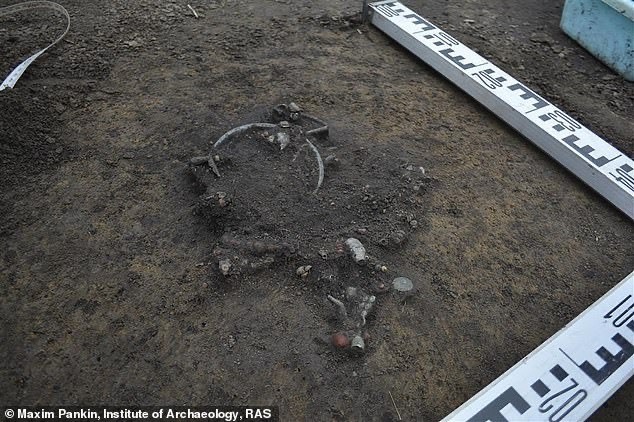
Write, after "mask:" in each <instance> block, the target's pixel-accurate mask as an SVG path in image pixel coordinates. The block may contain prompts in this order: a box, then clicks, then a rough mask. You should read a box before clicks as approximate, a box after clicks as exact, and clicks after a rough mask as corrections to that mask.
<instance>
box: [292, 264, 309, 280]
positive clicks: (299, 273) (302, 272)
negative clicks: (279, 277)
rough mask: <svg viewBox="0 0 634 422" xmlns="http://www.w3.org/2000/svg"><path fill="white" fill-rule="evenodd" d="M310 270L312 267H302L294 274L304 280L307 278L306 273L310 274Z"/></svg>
mask: <svg viewBox="0 0 634 422" xmlns="http://www.w3.org/2000/svg"><path fill="white" fill-rule="evenodd" d="M312 268H313V266H312V265H302V266H301V267H299V268H298V269H297V270H296V271H295V273H296V274H297V276H298V277H301V278H306V277H308V273H310V270H311V269H312Z"/></svg>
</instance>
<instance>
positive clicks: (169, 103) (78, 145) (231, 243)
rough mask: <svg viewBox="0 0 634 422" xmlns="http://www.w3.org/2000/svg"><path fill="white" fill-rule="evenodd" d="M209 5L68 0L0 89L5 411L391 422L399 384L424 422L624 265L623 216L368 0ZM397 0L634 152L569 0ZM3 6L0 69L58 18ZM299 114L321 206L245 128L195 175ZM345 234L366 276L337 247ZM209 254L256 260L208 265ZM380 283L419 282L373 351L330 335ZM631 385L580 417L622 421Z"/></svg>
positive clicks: (301, 166) (384, 318) (624, 97)
mask: <svg viewBox="0 0 634 422" xmlns="http://www.w3.org/2000/svg"><path fill="white" fill-rule="evenodd" d="M201 3H202V4H195V3H191V2H190V4H191V5H192V6H193V7H194V8H195V9H196V11H197V12H198V13H199V14H200V15H201V17H200V18H199V19H196V18H194V17H193V16H192V13H191V12H190V11H189V9H188V8H187V6H186V2H177V1H163V2H151V1H147V0H134V1H122V0H115V1H109V2H98V1H93V0H88V1H87V0H83V1H78V0H72V1H63V2H62V4H63V5H64V6H65V7H66V8H67V9H68V11H69V12H70V14H71V17H72V24H71V31H70V32H69V34H68V36H67V37H66V38H65V40H63V41H62V42H61V43H60V44H59V45H57V46H55V47H54V48H53V49H52V50H51V51H50V52H48V53H46V54H45V55H43V56H42V57H40V58H39V59H38V60H37V61H36V62H35V63H34V64H33V65H32V66H31V67H30V68H29V70H28V71H27V72H26V73H25V75H24V76H23V78H22V79H21V80H20V81H19V82H18V84H17V85H16V87H15V89H13V90H5V91H2V92H0V133H1V134H2V135H1V137H0V163H1V165H0V180H1V182H2V183H1V187H0V198H1V199H0V216H1V218H0V318H1V322H2V327H3V328H2V330H1V332H0V344H1V347H0V359H1V360H2V365H1V366H0V403H3V404H18V403H19V404H24V405H27V404H33V405H55V404H65V405H69V404H80V403H89V404H95V405H98V404H122V405H123V404H127V405H165V404H174V405H175V404H183V405H204V404H236V405H238V404H252V405H255V404H275V405H278V406H280V411H281V414H282V418H283V420H396V419H397V415H396V412H395V410H394V406H393V405H392V402H391V399H390V396H389V394H388V391H389V392H391V393H392V395H393V397H394V400H395V402H396V403H397V405H398V407H399V410H400V413H401V415H402V416H403V419H404V420H438V419H440V418H442V417H443V416H445V415H447V414H448V413H449V412H451V411H452V410H453V409H454V408H456V407H457V406H459V405H460V404H461V403H463V402H464V401H465V400H467V399H468V398H470V397H471V396H472V395H474V394H475V393H476V392H478V391H479V390H480V389H481V388H483V387H484V386H486V385H487V384H488V383H489V382H491V381H492V380H494V379H495V378H496V377H497V376H499V375H500V374H501V373H503V372H504V371H505V370H506V369H507V368H509V367H510V366H512V365H513V364H514V363H515V362H517V361H518V360H519V359H521V358H522V357H524V356H525V355H526V354H528V353H529V352H530V351H532V350H533V349H534V348H535V347H537V346H538V345H539V344H541V343H542V342H543V341H544V340H546V339H547V338H548V337H550V336H551V335H552V334H554V333H555V332H556V331H557V330H558V329H559V328H561V327H562V326H563V325H564V324H566V323H567V322H568V321H570V320H571V319H572V318H574V317H575V316H576V315H578V314H579V313H580V312H581V311H583V310H584V309H585V308H586V307H588V306H589V305H590V304H591V303H593V302H594V301H595V300H596V299H598V298H599V297H601V296H602V295H603V294H604V293H605V292H606V291H608V290H609V289H610V288H611V287H612V286H613V285H615V284H616V283H618V282H619V281H620V280H621V279H622V278H623V277H625V276H626V275H627V274H628V273H629V272H630V271H631V270H632V269H633V268H634V252H633V250H632V248H631V245H632V243H633V241H634V230H633V226H632V222H631V221H629V220H628V219H627V217H625V216H624V215H623V214H621V213H620V212H619V211H618V210H616V209H614V208H613V207H612V206H611V205H610V204H608V203H607V202H606V201H605V200H603V199H602V198H601V197H600V196H599V195H597V194H596V193H594V192H593V191H591V190H590V189H588V188H587V187H585V186H584V185H583V184H582V183H581V182H579V181H578V180H577V179H576V178H575V177H574V176H572V175H571V174H569V173H568V172H566V171H565V170H564V169H563V168H562V167H560V166H559V165H558V164H556V163H555V162H553V161H552V160H551V159H550V158H548V157H547V156H546V155H545V154H543V153H542V152H540V151H539V150H537V149H536V148H534V147H533V146H531V144H530V143H529V142H528V141H527V140H526V139H524V138H522V137H521V136H520V135H518V134H517V133H515V132H514V131H513V130H512V129H511V128H509V127H508V126H507V125H505V124H504V123H503V122H501V121H500V120H499V119H497V118H496V117H495V116H493V115H492V114H490V113H489V112H487V111H486V110H485V109H484V108H483V107H481V106H480V105H478V104H477V103H476V102H475V101H473V100H471V99H469V98H468V97H467V96H466V95H465V94H463V93H462V92H461V91H460V90H458V89H457V88H455V87H454V86H453V85H451V84H450V83H449V82H447V81H446V80H444V79H443V78H442V76H441V75H439V74H437V73H435V72H433V71H432V70H431V69H430V68H428V67H427V66H426V65H425V64H423V63H421V62H420V61H418V60H417V59H415V58H414V57H412V56H411V55H409V54H408V53H407V52H406V51H405V50H404V49H402V48H401V47H399V46H398V45H397V44H396V43H394V42H392V41H390V40H389V39H388V38H387V37H386V36H384V35H383V34H381V33H380V32H379V31H377V30H375V29H373V28H371V27H365V26H360V25H359V24H358V23H357V20H356V16H355V14H356V13H357V11H358V10H359V8H360V2H358V1H352V0H324V1H321V2H311V1H296V2H289V1H273V0H267V1H259V2H255V1H246V0H226V1H209V2H201ZM405 3H406V4H407V5H408V6H409V7H411V8H412V9H414V10H416V11H418V12H420V13H421V14H422V15H424V16H426V17H429V18H430V19H431V20H432V21H434V22H435V23H436V24H438V25H440V26H441V27H442V28H443V29H446V30H447V31H448V32H449V33H451V34H452V35H454V36H456V37H457V38H458V39H460V40H462V41H463V42H465V43H466V44H467V45H469V46H471V47H472V48H475V49H477V50H478V51H479V53H480V54H482V55H484V56H485V57H487V58H489V59H491V61H493V62H494V63H496V64H499V65H500V66H501V67H502V68H503V69H505V70H507V71H508V72H509V73H511V74H513V75H514V76H516V77H517V78H518V79H520V80H522V81H524V82H526V83H527V84H528V86H530V87H532V88H534V89H535V90H536V91H537V92H538V93H539V94H541V95H543V96H544V97H546V98H548V99H549V100H551V101H553V102H554V103H556V104H558V105H560V106H561V107H562V108H563V109H564V110H566V111H568V112H570V113H571V115H573V116H574V117H575V118H577V119H579V120H580V121H581V122H582V123H583V124H585V125H586V126H588V127H589V128H590V129H591V130H593V131H595V132H596V133H597V134H599V135H600V136H602V137H604V138H606V139H608V140H609V142H611V143H612V144H613V145H615V146H616V147H618V148H620V149H621V150H622V151H624V152H625V153H628V154H629V155H632V153H633V152H634V125H633V124H632V122H631V116H632V115H634V100H633V98H634V85H633V84H631V83H627V82H625V81H623V80H622V79H621V78H620V77H619V76H618V75H615V74H614V73H612V72H611V71H610V70H609V69H607V68H606V67H605V66H603V65H602V64H601V63H599V62H598V61H596V60H595V59H594V58H593V57H592V56H590V55H589V54H587V53H586V52H585V51H584V50H583V49H582V48H580V47H579V46H578V45H577V44H575V43H574V42H573V41H572V40H570V39H568V38H567V37H566V36H565V35H564V34H563V33H561V31H560V30H559V28H558V21H559V16H560V13H561V6H562V4H563V2H561V1H556V2H541V1H536V0H530V1H525V2H509V1H503V0H486V1H479V2H475V1H466V2H464V1H463V2H435V3H432V2H422V1H407V2H405ZM7 4H9V2H6V1H3V2H0V6H4V5H7ZM20 16H21V17H15V18H2V20H0V69H3V72H6V73H8V72H9V71H10V69H11V68H12V67H13V66H15V65H16V64H17V63H18V62H19V60H20V59H22V58H24V57H26V56H28V54H29V53H30V52H31V51H32V50H33V48H35V47H36V45H41V44H40V40H41V41H42V43H45V42H46V40H48V39H52V38H54V37H55V35H56V34H57V31H59V30H60V28H61V27H62V23H61V22H58V20H59V19H57V18H55V17H54V15H50V14H46V13H38V14H35V15H33V16H30V17H25V16H22V15H20ZM536 34H539V36H536ZM531 38H532V39H533V40H541V41H538V42H536V41H531ZM544 39H546V40H547V42H544V41H543V40H544ZM289 101H296V102H297V103H298V104H300V105H301V106H303V107H304V109H305V110H306V112H307V113H309V114H311V115H313V116H317V117H319V118H321V119H322V120H324V121H326V122H327V123H328V125H329V126H330V129H331V130H330V136H329V137H328V138H324V139H316V140H315V145H316V146H317V148H318V149H319V150H320V152H321V154H322V157H323V158H326V157H327V156H328V155H331V154H333V155H335V156H336V157H337V159H338V161H337V162H335V163H334V164H331V165H329V166H327V167H326V177H325V180H324V184H323V186H322V187H321V188H320V190H319V191H318V192H317V193H316V194H313V193H312V192H313V190H314V188H315V186H316V182H317V167H316V161H315V159H314V155H313V154H312V151H311V150H310V148H308V147H307V146H304V145H305V144H304V143H303V138H302V137H300V136H296V137H295V138H294V139H293V141H292V144H291V145H289V147H287V148H286V149H284V150H283V151H280V150H279V148H276V147H275V145H271V144H269V143H268V142H267V139H266V137H261V135H262V134H261V133H259V132H250V133H248V134H246V135H245V139H241V140H239V141H238V142H235V143H233V142H232V143H231V144H229V145H227V147H226V149H219V150H218V151H216V153H217V155H219V158H220V161H219V162H218V168H219V171H220V174H221V177H220V178H218V177H216V176H215V175H213V173H211V172H209V170H208V168H206V167H204V166H199V167H196V168H195V169H194V168H192V167H191V166H190V164H189V160H190V158H191V157H194V156H205V155H207V154H210V153H211V152H212V148H211V142H214V141H215V140H216V139H218V138H219V137H220V136H221V135H222V134H223V133H224V132H226V131H227V130H229V129H230V128H232V127H234V126H236V125H238V124H240V123H244V122H251V121H256V120H255V119H256V117H257V118H262V112H263V110H268V109H270V107H271V106H273V105H275V104H278V103H280V102H289ZM302 130H303V129H302ZM299 133H300V132H296V134H299ZM296 154H297V158H296V159H295V161H293V158H294V157H295V155H296ZM419 167H422V168H423V169H424V170H425V172H424V174H423V172H422V171H420V169H419ZM192 172H193V173H192ZM416 188H418V189H416ZM217 192H224V193H226V194H227V198H228V199H229V205H228V206H226V207H220V206H219V205H220V204H219V203H218V202H217V201H218V199H220V198H219V197H218V196H217V195H216V194H217ZM213 195H216V196H214V197H213V198H212V199H209V200H206V198H209V197H210V196H213ZM366 198H367V199H366ZM205 201H207V202H205ZM213 201H216V202H213ZM383 210H385V212H383ZM411 220H416V222H417V224H415V225H412V224H410V222H411ZM414 226H416V227H414ZM398 230H403V231H404V232H405V233H406V234H407V236H406V237H407V240H406V241H405V242H403V243H402V244H399V246H398V247H397V248H393V247H390V246H389V245H384V244H383V243H382V239H384V238H386V237H389V235H388V233H391V232H395V231H398ZM350 236H353V237H356V238H358V239H359V240H361V241H362V242H364V244H365V245H366V247H367V249H368V253H370V254H371V255H372V256H373V258H374V259H376V264H379V265H380V266H379V267H378V268H379V269H377V267H375V266H374V265H372V264H374V262H373V263H369V265H366V266H358V265H356V264H354V263H352V262H351V260H350V259H349V257H348V256H347V255H345V254H344V255H341V254H340V251H341V242H342V241H344V240H345V239H346V238H347V237H350ZM256 242H260V243H257V244H256ZM271 245H273V246H278V247H280V245H283V246H282V247H280V248H279V249H275V250H266V248H268V247H271ZM286 245H288V246H286ZM262 248H264V249H265V250H264V251H262V250H261V249H262ZM321 252H326V254H325V256H326V259H324V258H323V257H322V253H321ZM223 253H227V256H226V257H229V258H231V257H234V256H238V258H239V259H238V261H239V262H242V261H241V260H243V259H246V260H247V261H248V265H247V266H244V267H240V266H239V265H238V267H236V268H235V269H236V270H237V271H235V272H233V273H231V274H230V275H229V276H228V277H225V276H224V275H222V274H221V272H220V270H219V268H218V261H219V260H220V259H222V258H226V257H224V256H221V255H222V254H223ZM267 258H272V259H273V261H272V262H271V260H270V259H267ZM255 261H257V262H265V263H264V264H262V265H261V266H259V264H258V265H256V268H253V267H252V266H251V265H250V264H251V263H253V262H255ZM304 265H312V266H313V268H312V269H311V270H310V272H309V274H308V276H307V277H305V278H302V277H298V276H297V275H296V269H297V268H298V267H299V266H304ZM381 266H385V267H386V268H387V272H383V271H382V270H381V269H380V267H381ZM331 275H332V276H334V277H330V276H331ZM395 276H406V277H409V278H411V279H412V280H413V281H414V284H415V286H416V288H417V293H416V294H415V295H414V296H413V297H411V298H408V299H407V300H406V301H405V302H403V301H400V300H397V298H395V297H393V296H392V295H391V294H380V293H378V292H377V293H376V296H377V302H376V305H375V307H374V309H373V310H372V314H371V315H370V316H369V318H368V322H367V331H368V333H369V338H368V341H367V350H366V353H365V354H363V355H362V356H351V355H350V354H348V353H344V352H342V351H341V350H337V349H335V348H334V347H332V346H331V344H330V342H329V336H330V335H331V334H332V333H333V332H336V331H339V330H340V329H341V327H340V321H339V320H337V317H336V309H335V307H334V306H333V304H332V303H330V302H329V301H328V300H327V299H326V295H327V294H333V295H335V296H337V295H338V297H341V294H342V293H343V292H342V290H343V289H345V287H347V286H350V285H352V286H362V287H363V288H364V289H367V290H368V291H371V290H372V291H373V292H374V290H373V289H375V288H376V287H377V286H378V285H380V284H381V283H384V284H385V283H389V282H390V280H391V279H392V278H394V277H395ZM632 394H633V387H632V383H631V382H630V383H629V384H627V385H625V386H624V387H623V388H622V389H621V390H619V391H618V392H617V393H616V394H615V395H614V397H613V398H612V399H610V400H609V401H608V402H607V403H606V405H604V406H603V407H602V408H601V409H600V410H599V411H598V412H597V413H596V415H595V416H594V417H593V420H597V421H613V420H625V419H627V418H628V416H629V415H631V414H633V413H634V408H633V404H632V401H631V400H630V399H628V397H631V396H632Z"/></svg>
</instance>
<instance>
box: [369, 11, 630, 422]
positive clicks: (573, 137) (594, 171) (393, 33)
mask: <svg viewBox="0 0 634 422" xmlns="http://www.w3.org/2000/svg"><path fill="white" fill-rule="evenodd" d="M368 6H369V7H368V8H367V11H368V13H369V14H370V20H371V22H372V24H373V25H374V26H376V27H377V28H379V29H380V30H381V31H383V32H385V33H386V34H387V35H389V36H390V37H391V38H393V39H394V40H396V41H397V42H398V43H399V44H401V45H402V46H404V47H405V48H407V49H408V50H409V51H411V52H412V53H414V54H415V55H416V56H418V57H419V58H420V59H422V60H423V61H425V62H426V63H427V64H428V65H430V66H431V67H432V68H434V69H435V70H437V71H438V72H440V73H441V74H442V75H444V76H445V77H446V78H448V79H449V80H450V81H452V82H453V83H455V84H456V85H458V86H459V87H460V88H461V89H463V90H464V91H465V92H467V93H468V94H469V95H471V96H472V97H473V98H474V99H476V100H477V101H478V102H480V103H481V104H483V105H484V106H486V107H487V108H488V109H489V110H491V111H492V112H493V113H495V114H496V115H497V116H498V117H500V118H502V119H503V120H504V121H505V122H507V123H508V124H510V125H511V126H512V127H513V128H515V129H516V130H517V131H518V132H520V133H521V134H522V135H524V136H525V137H527V138H528V139H529V140H530V141H532V142H533V143H535V144H536V145H537V146H539V147H540V148H541V149H542V150H544V151H545V152H546V153H548V154H549V155H550V156H551V157H553V158H554V159H555V160H557V161H558V162H559V163H561V164H562V165H563V166H564V167H566V168H567V169H568V170H570V171H571V172H572V173H573V174H575V175H576V176H577V177H579V178H580V179H581V180H583V181H584V182H585V183H587V184H588V185H589V186H590V187H592V188H593V189H595V190H596V191H597V192H599V193H600V194H601V195H603V196H604V197H605V198H606V199H608V200H609V201H610V202H611V203H612V204H614V205H615V206H616V207H618V208H619V209H620V210H621V211H623V212H624V213H625V214H626V215H628V216H629V217H630V218H632V219H634V161H632V159H631V158H629V157H628V156H626V155H625V154H623V153H621V152H620V151H619V150H617V149H616V148H614V147H612V146H611V145H609V144H608V143H607V142H605V141H604V140H603V139H601V138H600V137H598V136H597V135H595V134H594V133H592V132H591V131H590V130H588V129H587V128H586V127H584V126H583V125H581V124H580V123H579V122H577V121H576V120H575V119H573V118H572V117H570V116H568V115H567V114H566V113H564V112H563V111H562V110H560V109H559V108H557V107H555V106H554V105H553V104H551V103H549V102H548V101H546V100H545V99H543V98H542V97H540V96H539V95H537V94H536V93H535V92H533V91H532V90H531V89H529V88H528V87H527V86H525V85H524V84H522V83H521V82H519V81H518V80H516V79H515V78H513V77H512V76H511V75H509V74H508V73H506V72H504V71H503V70H501V69H500V68H498V67H497V66H495V65H493V64H492V63H491V62H489V61H488V60H486V59H485V58H483V57H482V56H480V55H478V54H477V53H475V52H474V51H472V50H471V49H469V48H468V47H467V46H465V45H464V44H462V43H461V42H459V41H458V40H456V39H455V38H454V37H452V36H451V35H449V34H447V33H446V32H444V31H443V30H441V29H440V28H438V27H437V26H435V25H434V24H432V23H431V22H430V21H429V20H427V19H425V18H423V17H421V16H420V15H418V14H416V13H414V12H413V11H412V10H410V9H408V8H407V7H405V6H403V5H402V4H401V3H400V2H395V1H379V2H374V3H370V4H369V5H368ZM633 374H634V272H633V273H631V274H630V275H628V276H627V277H626V278H625V279H624V280H623V281H621V282H620V283H619V284H618V285H617V286H616V287H614V288H613V289H612V290H610V291H609V292H608V293H606V294H605V295H604V296H603V297H602V298H601V299H599V300H598V301H597V302H596V303H594V304H593V305H592V306H590V307H589V308H588V309H586V310H585V311H584V312H583V313H582V314H581V315H579V316H578V317H577V318H576V319H575V320H573V321H572V322H571V323H569V324H568V325H567V326H566V327H564V328H563V329H561V330H560V331H559V332H558V333H557V334H555V335H554V336H552V337H551V338H550V339H548V340H547V341H546V342H545V343H544V344H542V345H541V346H540V347H538V348H537V349H536V350H535V351H533V352H532V353H530V354H529V355H528V356H527V357H525V358H524V359H523V360H522V361H520V362H518V363H517V364H516V365H515V366H514V367H512V368H511V369H509V370H508V371H507V372H506V373H504V374H503V375H501V376H500V377H499V378H498V379H497V380H495V381H494V382H493V383H491V384H490V385H489V386H487V387H486V388H485V389H484V390H482V391H481V392H480V393H478V394H477V395H476V396H474V397H473V398H472V399H471V400H469V401H467V402H466V403H465V404H464V405H462V406H461V407H460V408H458V409H457V410H455V411H454V412H453V413H451V414H450V415H449V416H447V417H446V418H445V421H470V422H475V421H496V422H498V421H546V420H548V421H550V422H559V421H579V420H583V419H585V418H587V417H588V416H589V415H591V414H592V412H594V411H595V410H596V409H597V408H598V407H599V406H600V405H601V404H602V403H604V402H605V400H607V398H608V397H610V396H611V395H612V393H614V391H616V390H617V389H618V388H619V387H620V386H621V385H623V384H624V383H625V381H627V380H628V379H629V378H630V377H631V376H632V375H633Z"/></svg>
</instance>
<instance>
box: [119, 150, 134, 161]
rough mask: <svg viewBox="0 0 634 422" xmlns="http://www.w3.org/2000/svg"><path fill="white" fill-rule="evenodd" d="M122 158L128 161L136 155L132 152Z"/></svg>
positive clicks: (124, 154) (126, 153)
mask: <svg viewBox="0 0 634 422" xmlns="http://www.w3.org/2000/svg"><path fill="white" fill-rule="evenodd" d="M121 157H122V158H124V159H126V160H132V159H134V157H135V155H134V153H132V152H124V153H123V155H122V156H121Z"/></svg>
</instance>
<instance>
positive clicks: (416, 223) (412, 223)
mask: <svg viewBox="0 0 634 422" xmlns="http://www.w3.org/2000/svg"><path fill="white" fill-rule="evenodd" d="M409 225H410V226H412V228H416V227H418V221H416V220H412V221H410V222H409Z"/></svg>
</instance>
